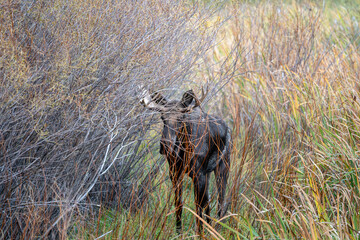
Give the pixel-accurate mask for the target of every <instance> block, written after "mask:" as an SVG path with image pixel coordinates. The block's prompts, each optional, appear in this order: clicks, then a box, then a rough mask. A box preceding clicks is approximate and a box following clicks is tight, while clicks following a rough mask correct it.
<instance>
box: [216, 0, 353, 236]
mask: <svg viewBox="0 0 360 240" xmlns="http://www.w3.org/2000/svg"><path fill="white" fill-rule="evenodd" d="M309 4H310V5H303V4H301V5H300V4H293V5H286V4H269V3H263V4H261V5H260V6H254V5H246V4H245V5H242V4H233V5H232V6H231V7H229V10H228V11H232V16H236V17H235V18H236V20H235V21H230V23H229V26H228V29H227V31H226V34H228V35H230V36H231V38H232V39H236V41H238V42H239V48H240V50H239V52H241V61H240V63H241V65H239V66H238V67H239V72H240V73H241V72H242V73H244V74H242V75H241V76H239V77H238V78H235V79H234V80H233V81H232V83H231V85H229V88H228V89H227V90H224V92H226V93H227V94H228V96H229V97H228V98H229V99H230V100H229V103H228V105H229V108H230V113H231V114H232V116H233V117H232V119H233V121H234V127H235V134H236V135H237V136H238V138H236V139H237V146H238V148H237V151H236V152H235V162H234V164H233V171H232V172H233V176H232V177H233V181H231V182H232V183H233V188H232V189H231V194H232V209H231V210H230V211H231V213H233V214H234V215H233V216H232V217H231V218H230V222H229V225H230V226H231V227H232V228H233V229H236V230H237V231H238V233H237V234H238V236H242V238H249V239H256V238H262V239H269V238H271V239H295V238H296V239H297V238H303V239H357V238H358V237H359V228H360V226H359V220H360V219H359V217H360V213H359V200H360V199H359V197H360V195H359V176H358V174H359V170H358V168H359V163H360V162H359V152H358V147H359V127H358V125H359V110H360V109H359V103H358V98H359V96H358V95H359V90H360V89H359V85H358V76H359V66H358V62H359V51H358V47H359V45H358V44H359V42H358V39H359V35H358V33H359V28H358V18H359V15H358V12H352V11H351V9H346V10H344V9H327V10H326V11H325V12H324V9H323V8H319V7H317V6H316V5H315V4H311V3H309ZM251 16H256V17H251ZM219 48H222V49H228V48H229V46H227V45H226V44H222V45H221V44H220V46H219ZM239 133H241V134H239ZM233 234H234V233H229V234H228V235H227V237H225V238H230V236H231V235H233ZM240 234H241V235H240Z"/></svg>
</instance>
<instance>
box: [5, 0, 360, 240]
mask: <svg viewBox="0 0 360 240" xmlns="http://www.w3.org/2000/svg"><path fill="white" fill-rule="evenodd" d="M207 4H208V3H206V4H204V5H205V7H204V8H203V7H200V6H199V9H201V11H208V13H209V14H205V15H202V14H203V13H201V14H200V13H199V12H196V11H197V10H194V12H191V11H190V10H189V11H187V10H186V7H188V5H186V4H185V5H181V7H183V9H181V10H179V9H178V8H177V6H175V7H173V8H170V10H169V9H168V10H169V11H171V14H170V15H167V14H168V12H167V10H166V9H162V5H160V4H159V5H156V4H155V5H151V6H154V9H152V11H159V14H160V13H161V14H162V15H161V17H162V18H161V21H165V20H169V19H170V18H171V19H172V18H174V19H175V20H174V22H170V21H169V22H170V23H172V24H173V23H176V24H178V23H177V22H176V19H177V17H178V16H177V15H176V11H177V10H179V13H180V12H182V11H184V12H186V13H188V14H189V15H188V16H186V17H184V18H183V19H181V21H184V22H185V23H184V24H183V23H182V22H181V23H179V24H178V25H176V24H174V26H175V27H177V28H178V30H179V31H180V32H181V33H184V34H185V35H186V34H188V35H186V36H187V37H184V38H180V37H178V36H180V35H181V34H180V33H179V32H177V31H175V30H174V31H173V32H170V33H169V34H173V35H171V36H172V38H169V39H175V38H176V39H180V40H181V42H185V41H188V40H189V38H190V35H191V34H200V33H201V34H203V35H201V38H200V40H194V42H193V43H192V46H193V47H190V48H185V47H179V48H175V50H174V52H176V53H178V54H179V55H178V58H177V59H174V60H173V62H170V63H169V62H168V59H171V56H175V55H176V54H174V52H171V51H170V50H167V49H168V47H173V45H171V44H170V42H169V39H167V32H166V31H162V30H161V28H159V29H155V30H154V32H153V35H149V38H150V37H154V38H155V37H156V36H157V34H160V36H161V37H159V38H156V39H157V40H158V41H159V42H156V44H158V45H154V43H153V42H149V43H148V44H147V45H144V46H143V45H141V46H139V48H138V49H137V50H136V51H137V52H136V54H134V55H132V57H131V58H130V59H129V61H128V62H127V65H126V66H125V65H124V66H122V68H121V67H119V68H121V69H118V68H117V67H114V68H110V69H112V70H114V71H115V70H116V71H118V72H121V71H125V73H124V72H121V73H118V75H119V76H120V77H122V76H123V75H124V76H133V75H134V79H139V78H141V79H142V83H145V84H148V85H149V86H151V88H153V89H156V88H164V89H166V88H171V87H174V86H178V85H176V82H177V81H179V80H178V79H179V78H181V77H183V75H180V74H177V72H184V71H190V70H189V69H191V74H190V73H189V74H190V75H186V76H185V79H188V76H191V77H192V79H191V80H189V81H184V82H183V83H182V84H181V86H182V88H181V89H188V88H190V87H193V88H194V89H195V91H196V92H200V87H201V86H202V85H204V84H208V85H210V86H212V87H213V89H214V91H213V93H214V92H217V94H216V95H214V96H213V97H212V98H211V99H208V102H207V104H206V105H205V106H204V109H205V110H206V111H208V112H209V113H211V114H215V115H219V116H221V117H223V118H224V119H225V120H226V122H227V123H228V124H229V126H231V128H232V134H233V140H234V149H233V153H232V159H231V161H232V162H231V174H230V177H229V185H228V189H227V202H228V203H229V208H228V212H227V214H226V216H225V217H224V218H223V219H222V222H221V223H220V225H219V224H218V225H216V224H215V222H216V221H217V220H218V219H215V218H214V219H213V221H212V225H211V226H207V225H205V226H204V235H203V238H205V239H359V238H360V178H359V174H360V171H359V168H360V154H359V149H358V148H359V146H360V104H359V101H360V83H359V74H360V51H359V47H360V27H359V20H360V7H359V6H360V2H359V1H345V0H344V1H324V2H321V3H318V2H315V1H284V2H282V1H228V2H226V3H224V4H223V5H222V6H221V7H220V8H221V9H220V10H217V11H215V12H213V13H211V14H210V12H211V11H212V9H211V8H210V9H207V8H206V6H207ZM128 7H129V9H131V6H130V5H129V6H128ZM127 10H128V9H127ZM94 11H95V10H94ZM129 11H130V10H129ZM199 11H200V10H199ZM69 14H70V13H69ZM142 14H149V12H148V11H145V10H144V13H142ZM105 15H106V14H105ZM9 16H11V15H9ZM106 16H107V15H106ZM135 16H137V15H135ZM61 17H62V18H64V20H61V21H60V22H62V21H65V19H66V17H65V16H61ZM84 17H85V19H88V21H89V24H95V23H94V22H93V21H95V20H94V19H92V16H91V15H86V16H84ZM96 17H97V18H101V14H99V15H96ZM135 18H136V17H134V19H135ZM131 19H132V18H131ZM146 19H147V18H144V19H141V21H143V23H144V25H143V26H146V27H144V28H143V29H137V30H136V31H135V32H130V34H126V33H128V32H126V31H124V32H122V31H119V32H118V34H125V36H127V39H132V38H136V37H137V36H139V34H144V35H143V36H145V38H146V36H147V35H146V32H147V31H150V29H151V31H152V25H151V24H150V23H151V20H148V21H149V23H147V22H144V21H147V20H146ZM164 19H165V20H164ZM194 19H196V21H195V20H194ZM9 21H11V20H9ZM79 21H80V22H81V21H82V20H81V19H79ZM192 21H194V22H192ZM70 22H71V21H70ZM169 22H167V23H168V24H169V25H170V23H169ZM132 23H133V22H132ZM44 24H45V23H44ZM69 24H70V23H69ZM147 24H149V25H147ZM191 24H193V25H191ZM196 24H198V25H196ZM65 25H66V24H65ZM149 26H150V27H149ZM162 26H164V27H165V26H168V25H167V24H164V25H162ZM190 26H194V28H195V27H196V31H195V30H194V32H193V31H190V32H188V28H189V27H190ZM95 27H97V25H96V24H95ZM109 27H111V24H110V25H109ZM86 29H87V27H86V25H84V26H83V25H81V29H80V30H79V31H84V32H85V31H86ZM104 29H105V30H104V31H107V26H105V27H104ZM190 29H191V27H190ZM208 29H211V30H210V31H209V32H210V33H211V34H212V33H216V35H215V36H216V38H215V39H214V41H210V42H209V43H207V44H204V46H203V47H204V49H206V51H205V50H199V49H200V48H199V46H200V45H201V44H200V43H204V41H206V39H207V37H208V36H209V35H211V34H209V35H207V34H208V33H206V34H205V33H204V32H205V31H206V30H208ZM109 31H110V30H109ZM70 33H72V34H74V36H72V37H68V38H69V40H66V38H67V36H65V35H64V36H63V37H64V39H62V40H61V42H66V41H72V40H73V41H75V40H78V41H84V44H85V43H86V44H89V46H88V48H89V49H93V48H92V46H94V45H96V44H99V45H101V41H102V40H101V38H96V37H95V38H94V39H93V41H94V42H92V43H91V42H90V43H89V42H87V41H88V40H87V38H89V39H91V37H92V35H87V34H85V37H86V39H82V38H81V36H82V35H81V34H79V35H76V34H77V33H76V31H73V32H71V31H70ZM90 33H91V32H90ZM10 34H11V31H10ZM131 34H133V35H131ZM60 36H61V34H60ZM181 36H182V35H181ZM191 36H192V35H191ZM211 36H213V35H211ZM77 37H79V38H77ZM4 39H5V40H6V39H8V38H6V37H3V42H4ZM142 39H144V38H142ZM163 39H164V40H163ZM10 40H11V38H10ZM10 40H9V43H8V44H7V45H6V46H8V49H7V51H8V52H13V51H14V49H12V45H11V41H10ZM58 41H60V40H58ZM96 41H98V42H99V43H97V42H96ZM189 41H190V40H189ZM196 41H198V42H196ZM134 42H136V41H134ZM109 43H110V44H111V43H116V41H115V42H112V41H111V40H110V41H109ZM71 44H73V45H74V44H75V43H69V45H71ZM86 44H85V45H86ZM197 44H198V45H197ZM75 45H76V44H75ZM4 46H5V45H4ZM134 46H135V45H134ZM184 46H185V44H184ZM3 49H5V48H3ZM65 49H66V48H65ZM114 49H117V48H116V47H114ZM179 49H180V50H179ZM70 50H71V49H70ZM70 50H69V52H63V54H64V56H62V55H61V56H60V55H56V53H54V54H55V56H57V58H58V59H56V60H55V62H57V63H59V65H58V66H57V67H56V68H54V69H50V70H51V71H50V70H49V72H50V76H54V78H55V77H58V76H61V74H65V75H66V74H70V72H71V71H70V70H68V68H67V66H70V63H69V62H68V61H70V57H69V55H67V54H72V53H71V51H70ZM100 50H101V49H99V52H98V53H96V54H94V53H93V52H90V51H89V52H87V51H85V52H84V54H89V56H90V57H89V59H92V58H94V59H97V60H98V59H102V58H99V57H98V55H101V52H100ZM110 50H111V49H110ZM110 50H109V51H110ZM192 50H194V51H203V52H202V54H199V56H198V55H196V56H195V55H194V56H193V55H191V56H190V55H189V53H190V52H191V51H192ZM72 51H73V49H72ZM166 51H169V52H166ZM129 52H131V51H129ZM164 52H166V54H164V56H165V57H163V58H162V59H161V61H160V60H159V59H158V58H156V57H157V54H160V55H161V54H162V53H164ZM20 53H21V51H19V54H18V55H16V56H15V55H14V57H12V58H11V61H13V62H11V61H8V60H6V61H5V60H4V61H3V62H7V63H8V64H9V65H8V66H7V68H9V69H10V67H12V69H13V70H12V71H8V72H9V74H13V75H12V78H13V79H18V80H19V79H23V78H24V76H23V75H21V73H22V74H25V73H28V72H29V68H30V67H29V65H28V63H26V62H24V61H20V60H21V59H22V57H21V56H20V55H21V54H20ZM131 53H132V52H131ZM109 54H110V53H109ZM182 54H183V55H182ZM180 55H181V56H184V57H180ZM81 56H82V57H83V55H81ZM123 56H127V55H126V54H125V55H123ZM161 56H163V55H161ZM19 59H20V60H19ZM153 59H156V60H157V62H156V63H155V62H154V64H153V65H150V64H151V61H154V60H153ZM184 59H185V60H187V62H186V61H185V60H184ZM105 61H110V62H111V61H112V60H111V58H109V59H106V60H105ZM3 62H2V63H3ZM178 62H181V63H182V64H180V65H179V66H180V67H179V66H178V65H176V64H177V63H178ZM115 63H118V62H117V61H115ZM97 64H98V63H94V64H92V63H91V62H89V63H86V62H81V61H79V62H78V64H77V66H76V68H78V69H81V68H82V67H83V68H86V69H87V70H86V71H88V74H87V75H85V77H88V78H89V81H90V79H91V77H92V76H93V75H91V71H92V69H93V71H97V69H98V68H99V66H98V65H97ZM111 64H114V63H113V62H111ZM159 64H162V65H161V66H164V67H163V68H162V69H161V70H157V67H158V66H159ZM134 65H136V66H145V67H144V68H142V67H140V68H139V69H140V70H141V73H147V74H148V75H146V76H144V75H139V74H138V75H137V74H136V73H132V72H131V70H130V69H133V68H132V66H134ZM3 66H5V65H3ZM89 66H90V67H89ZM111 66H112V65H111ZM129 66H130V67H129ZM149 66H151V67H152V68H151V67H149ZM174 66H175V67H174ZM124 68H125V70H124ZM69 69H70V68H69ZM148 69H151V71H149V72H151V73H148V72H147V70H148ZM57 71H60V72H61V74H60V73H59V74H55V72H56V73H57ZM169 72H171V74H170V75H169V74H168V73H169ZM15 73H18V75H16V74H15ZM51 74H52V75H51ZM97 74H98V73H97ZM122 74H123V75H122ZM131 74H133V75H131ZM2 76H4V75H2ZM168 76H171V77H170V78H169V79H171V81H169V82H167V81H165V80H164V79H166V77H168ZM75 77H76V74H75ZM49 79H51V78H49ZM129 79H130V80H131V79H132V78H129ZM148 79H150V80H148ZM130 80H129V81H130ZM84 81H88V79H85V80H84ZM134 81H135V80H134ZM136 81H138V80H136ZM1 83H2V86H3V89H9V88H5V85H6V84H9V83H8V82H7V81H2V82H1ZM80 83H81V82H80ZM80 83H79V88H80V89H81V88H82V87H83V85H81V84H80ZM95 83H96V82H95ZM188 83H190V84H188ZM14 84H15V85H14ZM14 84H12V86H14V88H16V87H18V86H19V85H21V81H20V80H19V81H17V82H16V81H15V82H14ZM56 84H58V83H55V82H53V81H51V82H50V87H51V88H52V89H54V90H53V93H52V94H53V95H52V96H59V94H60V92H61V91H62V92H63V93H64V92H66V91H67V90H66V89H65V87H69V86H70V85H66V84H67V83H66V84H65V83H63V82H62V85H61V84H60V83H59V84H60V85H61V86H62V87H61V88H57V87H56V86H58V85H56ZM92 84H93V83H92ZM111 84H113V83H111ZM124 84H127V81H125V82H124ZM6 86H7V85H6ZM91 86H92V85H91ZM96 86H97V85H96ZM69 88H70V87H69ZM105 88H106V87H104V89H105ZM56 89H57V91H55V90H56ZM104 89H97V88H95V91H94V92H91V94H88V93H86V94H85V93H83V92H81V94H82V95H76V99H75V95H74V96H72V95H71V97H74V98H73V100H72V99H70V98H71V97H70V96H68V101H74V102H76V103H75V105H76V106H77V107H76V108H74V109H77V110H78V111H79V114H81V115H83V116H84V118H86V119H87V118H89V119H90V118H91V114H92V113H93V111H92V110H90V111H89V110H86V109H85V108H86V107H87V108H89V106H90V105H91V101H90V100H91V99H94V98H96V99H98V97H101V99H103V97H104V96H105V97H106V101H105V100H104V103H103V105H101V104H100V105H101V106H108V105H107V104H109V105H111V103H112V101H115V100H119V99H118V98H113V97H111V96H112V95H111V94H119V93H122V92H121V91H115V92H111V93H109V95H106V93H105V94H103V92H104V91H106V90H104ZM175 92H176V91H175ZM182 92H183V90H181V91H178V92H176V93H175V95H176V94H177V95H179V94H181V93H182ZM6 93H8V92H6ZM66 94H67V92H66ZM66 94H65V95H66ZM65 95H63V94H61V95H60V96H65ZM12 96H16V93H14V94H10V95H7V98H6V99H9V98H11V97H12ZM36 96H39V95H36ZM86 98H89V99H86ZM171 98H175V97H171ZM32 99H35V100H37V101H39V102H41V100H39V99H43V98H42V97H41V98H40V97H39V98H38V97H32ZM47 99H48V101H50V100H51V99H49V98H47ZM35 100H34V101H35ZM135 101H136V98H134V99H133V102H135ZM50 102H51V104H55V103H57V102H56V101H55V100H54V101H52V100H51V101H50ZM82 102H85V103H86V105H81V103H82ZM43 104H47V103H45V102H43ZM124 104H128V102H125V103H124ZM119 106H120V107H121V105H116V107H119ZM2 108H4V109H5V107H4V106H2ZM93 108H94V109H95V108H96V106H95V107H93ZM43 110H44V109H41V111H43ZM123 110H124V111H125V112H127V111H128V110H126V109H123ZM4 111H5V110H4ZM39 111H40V110H39ZM135 111H138V112H140V111H142V109H141V108H137V110H135ZM109 112H110V113H109ZM132 113H133V112H132ZM87 114H88V115H87ZM106 114H109V115H111V114H114V115H116V113H115V112H114V113H111V111H108V112H107V113H106ZM106 114H105V113H103V112H102V113H101V114H100V115H99V116H100V117H99V118H101V116H103V115H106ZM41 116H43V115H41ZM133 116H136V114H135V113H134V115H133ZM152 117H153V119H155V121H154V122H155V123H153V122H151V121H152V120H146V121H150V123H151V124H150V127H149V130H147V131H146V134H145V135H146V137H144V138H143V139H142V143H141V144H142V145H139V147H138V148H137V151H136V152H137V153H138V155H137V156H141V158H140V160H139V164H140V167H139V168H141V169H143V170H145V171H144V172H145V173H144V174H139V175H136V174H135V175H131V176H134V179H135V180H137V181H135V182H137V183H138V184H136V187H135V185H134V186H132V187H133V188H132V189H133V192H138V190H137V189H138V185H139V184H140V182H141V183H146V184H147V185H146V186H149V187H148V188H146V187H145V188H144V187H143V188H142V191H143V192H146V194H145V195H144V196H146V197H144V198H141V201H134V202H136V204H126V203H125V202H121V201H120V200H119V201H118V202H117V206H116V207H114V205H113V206H107V205H105V204H102V203H103V200H101V201H100V202H99V201H98V202H96V203H94V207H93V208H92V207H90V205H91V204H92V203H91V201H90V200H89V199H88V200H86V199H87V198H82V199H81V200H79V202H76V203H77V204H79V206H85V207H79V206H78V205H76V206H75V207H74V206H73V208H72V209H76V210H75V211H71V215H69V216H68V217H67V218H66V221H65V220H62V221H61V222H60V223H62V225H61V228H60V227H59V231H60V233H61V234H60V237H61V238H63V239H192V238H197V237H198V236H197V235H196V232H195V229H196V228H195V214H194V210H195V206H194V202H193V199H194V196H193V186H192V182H191V180H190V179H189V178H186V179H185V183H184V193H183V201H184V210H183V233H182V234H181V235H178V234H177V233H176V231H175V209H174V206H173V202H174V200H173V194H172V193H173V192H172V187H171V181H170V180H169V178H168V168H167V164H166V163H164V162H163V160H161V158H159V155H158V149H157V148H158V145H157V144H156V142H157V140H156V139H155V140H154V137H156V136H157V135H158V134H159V131H160V128H161V124H159V121H160V120H159V119H158V118H159V116H158V115H154V116H152ZM34 118H35V119H36V117H34ZM109 119H110V118H109ZM129 121H131V119H130V120H129ZM156 122H157V123H156ZM90 123H91V121H89V123H88V124H89V125H87V126H90ZM41 124H42V122H41V121H40V120H39V124H38V125H37V126H38V129H37V132H38V133H39V135H41V134H43V135H42V136H43V138H46V136H47V134H49V133H48V132H47V131H45V129H46V127H45V125H41ZM44 124H45V123H44ZM95 126H96V125H95ZM114 126H115V125H114ZM86 128H87V127H86ZM0 130H1V129H0ZM79 131H80V130H79ZM0 133H1V131H0ZM126 136H127V135H126ZM134 136H135V138H136V137H139V134H134ZM119 139H120V140H121V139H125V138H123V137H122V135H121V136H119ZM0 140H1V138H0ZM0 142H1V141H0ZM153 142H154V143H155V144H153ZM0 146H2V145H1V143H0ZM4 146H5V145H4ZM104 146H105V147H104V148H106V146H107V145H104ZM117 147H118V146H117ZM114 149H115V151H117V150H116V149H117V148H114ZM95 152H96V151H95ZM121 153H122V154H123V152H121ZM160 161H161V164H159V165H157V163H159V162H160ZM106 166H107V165H106ZM129 166H132V165H129ZM154 166H158V168H156V171H155V170H154ZM152 171H153V172H154V174H148V173H149V172H152ZM126 179H129V178H126ZM96 180H97V179H96ZM145 180H146V181H145ZM214 183H215V181H214V179H213V176H212V179H211V186H210V196H211V199H212V200H211V204H210V206H211V216H212V217H214V216H216V211H215V210H216V196H217V193H216V189H215V187H214ZM129 189H130V190H131V188H129ZM120 192H121V193H123V192H122V191H120ZM130 192H131V191H128V192H125V193H123V194H128V195H129V196H130V195H131V196H133V195H132V194H130ZM3 194H4V193H3ZM134 196H135V195H134ZM142 196H143V195H142ZM83 199H85V200H84V201H86V202H87V203H88V205H86V203H85V204H84V203H82V202H80V201H82V200H83ZM115 202H116V200H115ZM131 202H132V201H131ZM71 203H72V202H71ZM115 205H116V204H115ZM90 208H91V209H92V210H91V211H86V209H90ZM60 212H61V213H62V211H61V207H60ZM65 212H66V211H65ZM63 215H66V213H64V214H63ZM27 221H28V222H29V224H30V225H31V223H30V220H27ZM27 221H25V222H27ZM49 222H50V223H51V225H52V224H53V222H51V221H50V220H49ZM56 223H58V222H56ZM33 226H37V225H36V224H35V225H33ZM9 229H11V228H10V227H9ZM39 232H40V233H35V235H31V236H41V234H43V233H44V232H43V231H42V230H41V231H39ZM2 234H4V233H2ZM45 234H47V233H45ZM3 236H6V234H5V235H3ZM19 236H23V237H25V238H26V236H29V235H27V234H24V232H23V233H22V235H21V233H20V234H19ZM43 236H44V235H43ZM0 237H1V235H0Z"/></svg>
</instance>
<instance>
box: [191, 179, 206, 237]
mask: <svg viewBox="0 0 360 240" xmlns="http://www.w3.org/2000/svg"><path fill="white" fill-rule="evenodd" d="M193 181H194V191H195V204H196V212H197V214H198V216H199V217H200V218H203V215H202V213H203V211H205V214H206V221H207V222H208V223H210V218H209V216H210V208H209V196H208V185H209V184H208V183H209V178H208V176H207V174H203V173H198V174H197V175H196V176H195V177H194V178H193ZM196 224H197V226H198V232H199V233H200V234H201V232H202V221H201V220H200V219H199V218H198V217H197V218H196Z"/></svg>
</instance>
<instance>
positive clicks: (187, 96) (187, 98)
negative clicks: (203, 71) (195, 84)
mask: <svg viewBox="0 0 360 240" xmlns="http://www.w3.org/2000/svg"><path fill="white" fill-rule="evenodd" d="M194 96H195V94H194V92H193V90H192V89H191V90H189V91H186V92H185V93H184V95H183V97H182V99H181V104H182V105H183V107H185V108H186V107H188V106H189V105H190V104H191V102H192V101H193V99H194Z"/></svg>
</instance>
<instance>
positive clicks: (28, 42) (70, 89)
mask: <svg viewBox="0 0 360 240" xmlns="http://www.w3.org/2000/svg"><path fill="white" fill-rule="evenodd" d="M203 20H204V15H203V14H202V13H201V11H199V10H198V9H197V8H196V7H195V6H194V7H189V6H187V7H186V8H185V5H184V4H183V3H181V2H173V1H155V2H153V1H151V2H148V1H122V0H119V1H108V2H97V1H95V2H94V1H85V2H84V1H83V2H81V3H80V2H76V1H75V2H68V3H65V2H63V1H51V2H48V1H22V2H17V1H13V2H12V1H8V2H7V3H4V4H3V5H2V7H1V10H0V24H1V29H2V30H1V32H0V46H1V47H0V48H1V52H0V159H1V160H0V210H1V212H0V222H1V227H0V228H1V229H2V230H1V232H0V236H1V237H2V238H20V237H25V238H33V237H39V236H42V237H45V236H48V237H50V236H52V237H56V238H59V237H62V238H64V237H65V236H66V231H67V227H68V226H69V224H70V220H71V217H72V214H71V213H73V211H74V210H80V212H81V211H82V210H85V209H87V208H88V207H89V206H92V204H90V205H89V204H86V201H85V200H86V199H88V200H87V201H89V202H90V203H96V204H99V203H101V202H104V200H106V201H105V202H107V203H108V204H109V203H110V204H112V205H113V206H114V205H116V204H119V205H120V204H121V205H123V206H127V205H129V204H131V203H132V202H134V200H136V199H138V198H142V197H144V195H143V194H142V193H144V192H145V191H143V188H140V190H139V188H138V186H139V181H138V180H139V179H144V180H143V182H142V185H143V186H147V184H151V182H147V181H149V180H147V179H150V178H146V177H144V176H145V174H156V171H157V170H156V169H157V168H158V165H154V167H153V170H152V171H147V170H148V169H151V166H150V167H149V166H148V165H147V163H146V162H144V160H143V157H144V156H145V155H146V154H147V153H148V151H149V149H150V150H151V146H150V147H149V146H143V145H142V143H141V142H140V141H141V140H142V138H141V137H140V136H144V135H145V134H146V132H147V130H148V128H149V127H148V125H143V124H142V121H145V120H146V119H147V120H146V121H149V119H150V121H151V118H149V116H144V115H141V114H140V113H141V110H139V108H138V107H139V106H138V99H137V98H138V93H139V89H138V86H139V85H146V86H149V88H152V87H154V88H157V89H158V88H170V87H175V86H180V85H181V84H182V82H183V79H186V78H187V77H189V74H191V68H192V66H193V64H194V63H195V61H196V60H197V59H198V58H199V57H200V56H201V55H202V54H203V52H204V51H205V50H206V49H207V48H208V47H209V46H210V45H209V44H211V39H212V35H211V34H207V31H204V30H201V29H199V27H200V26H201V24H200V23H201V22H202V21H203ZM200 30H201V31H200ZM144 126H147V127H144ZM149 144H152V142H151V141H150V142H149ZM149 172H150V173H149ZM89 193H91V194H90V195H89ZM88 196H89V197H88Z"/></svg>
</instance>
